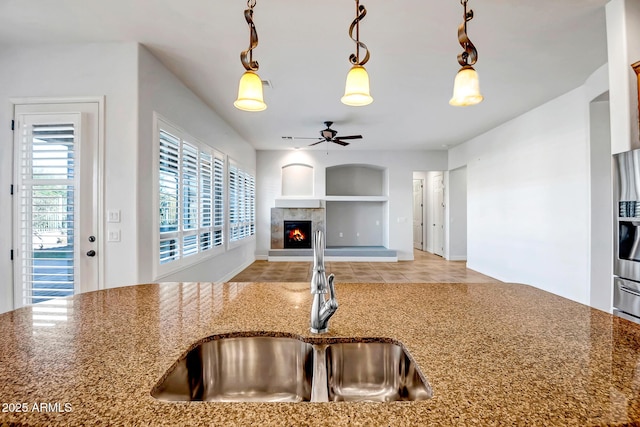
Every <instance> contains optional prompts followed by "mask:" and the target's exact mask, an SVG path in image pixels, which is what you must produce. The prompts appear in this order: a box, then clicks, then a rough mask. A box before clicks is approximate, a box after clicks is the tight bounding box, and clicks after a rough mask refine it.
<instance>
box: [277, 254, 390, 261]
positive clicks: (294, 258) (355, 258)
mask: <svg viewBox="0 0 640 427" xmlns="http://www.w3.org/2000/svg"><path fill="white" fill-rule="evenodd" d="M324 260H325V261H328V262H398V257H382V256H361V257H358V256H326V255H325V257H324ZM268 261H269V262H310V261H313V257H312V256H270V257H268Z"/></svg>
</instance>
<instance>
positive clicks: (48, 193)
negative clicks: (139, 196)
mask: <svg viewBox="0 0 640 427" xmlns="http://www.w3.org/2000/svg"><path fill="white" fill-rule="evenodd" d="M14 121H15V123H14V153H15V162H14V173H15V177H14V198H13V200H14V290H15V292H14V295H15V301H14V302H15V307H16V308H18V307H22V306H25V305H28V304H33V303H38V302H43V301H47V300H52V299H56V298H60V297H65V296H69V295H73V294H76V293H80V292H86V291H91V290H96V289H98V257H96V255H97V252H98V229H99V228H98V227H99V224H98V185H97V183H98V181H99V179H98V172H99V171H98V149H97V147H98V136H99V122H98V121H99V104H98V103H97V102H87V103H68V104H19V105H16V106H15V111H14Z"/></svg>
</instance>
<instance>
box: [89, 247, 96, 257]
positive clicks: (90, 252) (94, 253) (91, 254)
mask: <svg viewBox="0 0 640 427" xmlns="http://www.w3.org/2000/svg"><path fill="white" fill-rule="evenodd" d="M87 256H90V257H94V256H96V251H94V250H93V249H91V250H90V251H89V252H87Z"/></svg>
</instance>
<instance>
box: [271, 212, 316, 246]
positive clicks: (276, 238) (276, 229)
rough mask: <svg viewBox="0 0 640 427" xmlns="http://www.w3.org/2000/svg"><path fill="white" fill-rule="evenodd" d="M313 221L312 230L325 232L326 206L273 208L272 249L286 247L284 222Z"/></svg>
mask: <svg viewBox="0 0 640 427" xmlns="http://www.w3.org/2000/svg"><path fill="white" fill-rule="evenodd" d="M302 220H307V221H311V232H312V233H314V232H316V231H317V230H321V231H323V232H325V231H326V230H325V209H324V208H271V249H284V222H285V221H302Z"/></svg>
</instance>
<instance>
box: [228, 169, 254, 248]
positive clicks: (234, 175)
mask: <svg viewBox="0 0 640 427" xmlns="http://www.w3.org/2000/svg"><path fill="white" fill-rule="evenodd" d="M255 199H256V179H255V177H254V176H253V175H252V174H251V173H249V172H247V171H245V170H243V169H241V167H240V166H238V164H237V163H235V162H234V161H233V160H229V241H230V242H237V241H240V240H242V239H245V238H247V237H250V236H253V235H255V234H256V202H255Z"/></svg>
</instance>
